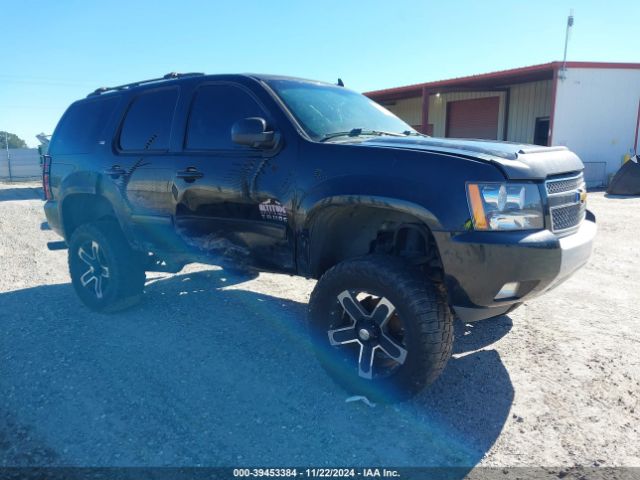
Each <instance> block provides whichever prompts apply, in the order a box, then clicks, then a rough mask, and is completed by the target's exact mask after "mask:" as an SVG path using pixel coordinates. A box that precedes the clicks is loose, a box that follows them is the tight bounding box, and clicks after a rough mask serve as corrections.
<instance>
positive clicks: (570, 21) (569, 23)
mask: <svg viewBox="0 0 640 480" xmlns="http://www.w3.org/2000/svg"><path fill="white" fill-rule="evenodd" d="M571 27H573V8H572V9H571V10H569V17H568V18H567V31H566V33H565V35H564V55H563V56H562V68H561V69H560V72H559V75H558V76H559V77H560V79H561V80H564V79H565V78H566V77H567V47H568V46H569V35H570V33H571Z"/></svg>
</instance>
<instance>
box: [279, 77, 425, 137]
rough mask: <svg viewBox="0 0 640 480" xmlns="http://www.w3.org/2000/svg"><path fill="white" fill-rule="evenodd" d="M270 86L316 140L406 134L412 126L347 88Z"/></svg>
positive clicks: (294, 83)
mask: <svg viewBox="0 0 640 480" xmlns="http://www.w3.org/2000/svg"><path fill="white" fill-rule="evenodd" d="M268 84H269V85H270V86H271V88H273V90H275V92H276V94H277V95H278V96H279V97H280V99H281V100H282V101H283V102H284V104H285V105H286V106H287V108H288V109H289V110H290V111H291V113H292V114H293V116H294V117H295V118H296V120H297V121H298V123H300V125H301V126H302V128H304V130H305V131H306V132H307V134H308V135H309V137H311V138H312V139H314V140H323V139H328V138H333V136H334V135H336V134H337V135H336V138H338V137H340V136H341V135H340V134H344V135H350V136H359V135H367V134H378V135H381V134H396V135H403V134H404V135H407V134H409V133H416V132H415V130H414V129H413V128H411V126H409V125H407V124H406V123H405V122H403V121H402V120H400V119H399V118H398V117H396V116H395V115H394V114H393V113H391V112H390V111H389V110H387V109H386V108H384V107H382V106H380V105H378V104H377V103H376V102H374V101H373V100H371V99H369V98H367V97H365V96H364V95H361V94H359V93H356V92H354V91H352V90H348V89H346V88H344V87H339V86H334V85H328V84H323V83H313V82H309V81H301V80H271V81H269V82H268Z"/></svg>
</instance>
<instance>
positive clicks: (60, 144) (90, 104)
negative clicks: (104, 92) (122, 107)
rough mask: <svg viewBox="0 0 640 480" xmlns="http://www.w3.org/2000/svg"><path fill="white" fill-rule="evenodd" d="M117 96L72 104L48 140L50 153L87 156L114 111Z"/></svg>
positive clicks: (98, 139)
mask: <svg viewBox="0 0 640 480" xmlns="http://www.w3.org/2000/svg"><path fill="white" fill-rule="evenodd" d="M117 100H118V99H117V97H107V98H99V99H96V100H88V101H81V102H77V103H74V104H73V105H71V107H69V109H68V110H67V112H66V113H65V114H64V116H63V117H62V120H60V123H59V125H58V126H57V128H56V131H55V133H54V135H53V138H52V139H51V145H50V146H49V152H50V153H52V154H59V153H60V154H76V153H90V152H92V151H93V149H94V148H95V147H96V145H97V144H98V142H99V141H100V140H103V139H101V138H100V135H101V134H102V133H103V132H104V129H105V127H106V124H107V122H108V120H109V118H111V114H112V113H113V111H114V110H115V107H116V104H117V103H118V102H117Z"/></svg>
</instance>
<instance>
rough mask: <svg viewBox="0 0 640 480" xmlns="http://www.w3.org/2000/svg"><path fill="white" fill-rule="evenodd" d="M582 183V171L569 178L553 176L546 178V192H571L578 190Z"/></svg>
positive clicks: (549, 193) (552, 193) (550, 193)
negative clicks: (549, 178)
mask: <svg viewBox="0 0 640 480" xmlns="http://www.w3.org/2000/svg"><path fill="white" fill-rule="evenodd" d="M583 184H584V177H583V175H582V173H580V174H578V175H575V176H573V177H569V178H554V179H551V180H547V194H548V195H555V194H556V193H564V192H571V191H573V190H578V189H579V188H580V187H582V185H583Z"/></svg>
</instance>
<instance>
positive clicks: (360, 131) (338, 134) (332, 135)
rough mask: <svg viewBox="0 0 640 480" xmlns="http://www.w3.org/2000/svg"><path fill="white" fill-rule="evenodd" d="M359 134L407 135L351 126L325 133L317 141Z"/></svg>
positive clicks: (357, 135)
mask: <svg viewBox="0 0 640 480" xmlns="http://www.w3.org/2000/svg"><path fill="white" fill-rule="evenodd" d="M360 135H378V136H381V135H389V136H392V137H405V136H406V135H407V133H406V132H403V133H399V132H385V131H383V130H363V129H362V128H353V129H351V130H349V131H348V132H334V133H327V134H326V135H325V136H324V137H322V138H321V139H320V140H319V141H320V142H326V141H327V140H331V139H332V138H336V137H359V136H360Z"/></svg>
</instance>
